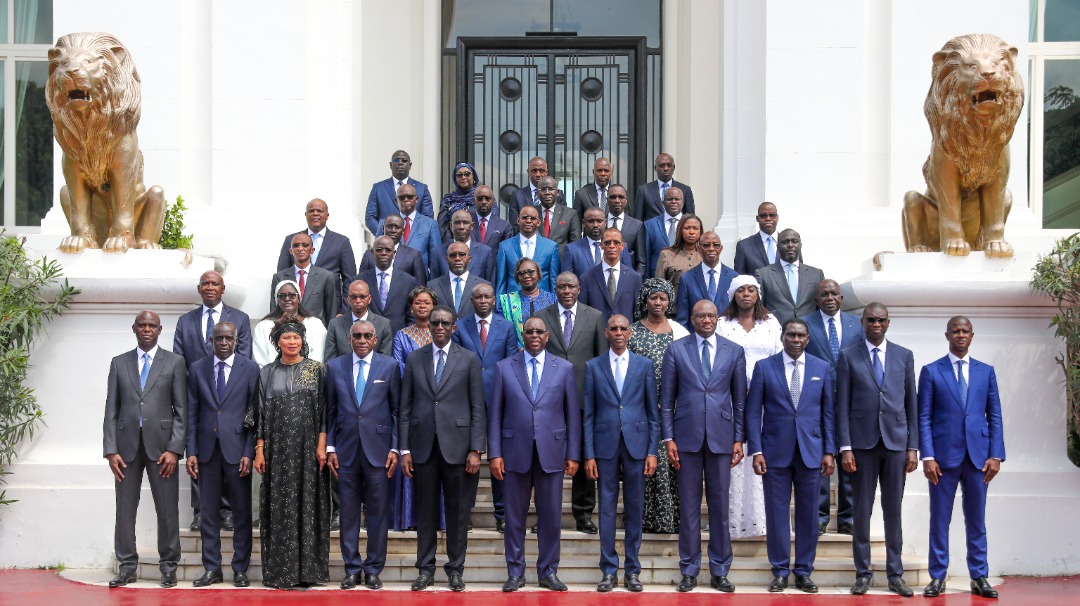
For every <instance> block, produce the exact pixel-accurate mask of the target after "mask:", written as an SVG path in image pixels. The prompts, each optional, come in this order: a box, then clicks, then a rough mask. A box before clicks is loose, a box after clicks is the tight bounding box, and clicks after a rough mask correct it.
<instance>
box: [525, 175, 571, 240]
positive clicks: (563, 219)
mask: <svg viewBox="0 0 1080 606" xmlns="http://www.w3.org/2000/svg"><path fill="white" fill-rule="evenodd" d="M538 191H539V193H540V206H538V207H536V210H538V211H540V235H542V236H544V237H545V238H547V239H548V240H551V241H553V242H555V243H556V244H558V245H559V254H560V255H561V254H562V252H563V251H564V250H566V245H567V244H569V243H571V242H573V241H574V240H577V239H578V238H580V237H581V219H580V218H579V217H578V214H577V213H576V212H574V211H573V210H571V209H569V208H567V207H566V205H565V204H557V203H556V201H555V195H556V194H558V193H559V188H558V183H556V181H555V177H543V178H542V179H540V186H539V188H538Z"/></svg>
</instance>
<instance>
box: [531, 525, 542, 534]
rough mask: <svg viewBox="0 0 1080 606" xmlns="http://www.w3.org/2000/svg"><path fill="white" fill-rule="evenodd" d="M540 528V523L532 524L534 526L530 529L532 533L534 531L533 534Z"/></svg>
mask: <svg viewBox="0 0 1080 606" xmlns="http://www.w3.org/2000/svg"><path fill="white" fill-rule="evenodd" d="M539 529H540V525H539V524H533V525H532V528H530V529H529V532H531V533H533V534H536V532H537V531H538V530H539Z"/></svg>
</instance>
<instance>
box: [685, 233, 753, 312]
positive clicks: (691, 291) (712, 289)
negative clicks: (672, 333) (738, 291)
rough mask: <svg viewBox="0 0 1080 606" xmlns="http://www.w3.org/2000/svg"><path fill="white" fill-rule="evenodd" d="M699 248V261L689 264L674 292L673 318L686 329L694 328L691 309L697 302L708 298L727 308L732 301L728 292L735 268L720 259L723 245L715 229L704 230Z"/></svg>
mask: <svg viewBox="0 0 1080 606" xmlns="http://www.w3.org/2000/svg"><path fill="white" fill-rule="evenodd" d="M698 250H699V251H701V263H699V264H698V265H695V266H694V267H691V268H690V270H689V271H687V272H686V273H684V274H683V275H682V278H680V279H679V290H678V291H677V292H676V293H675V321H677V322H678V323H679V324H682V325H683V326H685V327H686V328H687V330H693V325H692V324H691V323H690V310H691V309H693V308H694V305H696V304H697V302H698V301H701V300H703V299H704V300H707V301H710V302H712V304H713V305H715V306H716V309H719V310H721V311H723V310H725V309H727V306H728V304H729V303H731V301H729V300H728V296H727V291H728V287H729V286H731V281H732V280H734V279H735V278H736V277H738V275H739V274H737V273H735V270H733V269H731V268H730V267H728V266H726V265H724V264H723V263H721V262H720V253H722V252H724V244H723V243H722V242H720V236H718V235H717V234H716V232H714V231H707V232H705V233H704V234H702V236H701V240H699V241H698Z"/></svg>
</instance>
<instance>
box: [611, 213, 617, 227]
mask: <svg viewBox="0 0 1080 606" xmlns="http://www.w3.org/2000/svg"><path fill="white" fill-rule="evenodd" d="M611 226H612V227H614V228H615V229H619V218H618V217H616V216H614V215H613V216H612V217H611Z"/></svg>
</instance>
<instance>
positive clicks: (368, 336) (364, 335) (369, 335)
mask: <svg viewBox="0 0 1080 606" xmlns="http://www.w3.org/2000/svg"><path fill="white" fill-rule="evenodd" d="M352 338H354V339H357V340H360V339H363V340H364V341H370V340H372V339H374V338H375V333H373V332H354V333H353V334H352Z"/></svg>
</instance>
